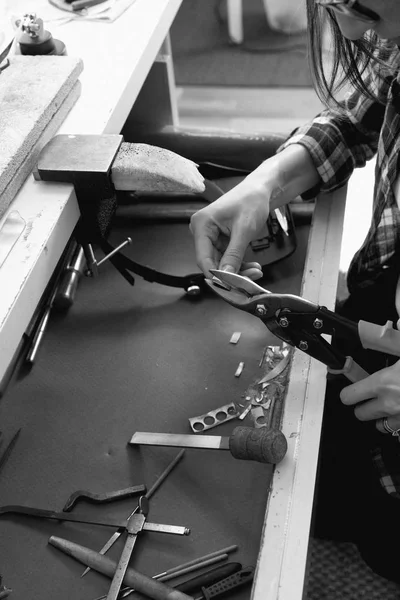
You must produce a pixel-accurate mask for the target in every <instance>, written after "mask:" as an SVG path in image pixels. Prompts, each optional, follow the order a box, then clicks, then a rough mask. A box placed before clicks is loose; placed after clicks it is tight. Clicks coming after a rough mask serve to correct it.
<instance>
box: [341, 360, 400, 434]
mask: <svg viewBox="0 0 400 600" xmlns="http://www.w3.org/2000/svg"><path fill="white" fill-rule="evenodd" d="M340 399H341V401H342V402H343V404H346V405H349V406H352V405H353V406H354V405H355V409H354V414H355V415H356V417H357V419H359V420H360V421H373V420H378V419H380V420H379V421H377V425H376V426H377V428H378V429H379V431H381V432H382V433H387V431H386V430H385V428H384V427H383V419H384V418H387V424H388V425H389V427H391V429H393V430H396V429H399V428H400V361H398V362H397V363H395V364H394V365H392V366H391V367H386V368H385V369H381V370H380V371H377V372H376V373H373V374H372V375H369V376H368V377H366V378H365V379H361V380H360V381H357V382H356V383H353V384H351V385H349V386H347V387H345V388H344V389H343V390H342V391H341V393H340Z"/></svg>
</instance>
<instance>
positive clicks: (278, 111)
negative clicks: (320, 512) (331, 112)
mask: <svg viewBox="0 0 400 600" xmlns="http://www.w3.org/2000/svg"><path fill="white" fill-rule="evenodd" d="M177 97H178V109H179V118H180V124H181V126H183V127H189V128H200V129H209V128H222V129H228V130H233V131H236V132H243V133H262V132H288V133H289V132H291V131H292V130H293V129H294V128H295V127H296V126H298V125H300V124H302V123H305V122H306V121H308V120H309V119H311V118H312V117H314V116H315V115H316V114H317V113H318V112H319V111H320V110H321V108H322V105H321V102H320V101H319V100H318V98H317V96H316V94H315V93H314V91H313V90H312V89H310V88H287V89H285V88H261V89H254V88H243V87H241V88H231V87H223V88H222V87H221V88H214V87H194V86H192V87H186V88H178V90H177ZM373 168H374V165H373V161H371V162H370V163H368V165H367V166H366V167H365V168H364V169H358V170H357V171H356V172H355V174H354V175H353V177H352V179H351V181H350V183H349V188H348V203H347V207H346V215H345V223H344V227H343V241H342V256H341V261H340V274H339V290H338V296H339V297H343V296H344V295H345V294H346V292H347V290H346V286H345V273H346V270H347V268H348V265H349V263H350V260H351V257H352V256H353V254H354V252H355V251H356V250H357V249H358V248H359V246H360V245H361V244H362V242H363V240H364V237H365V235H366V233H367V230H368V226H369V222H370V218H371V203H372V188H373V185H372V181H373ZM354 191H356V193H353V192H354ZM307 579H308V586H307V588H306V589H307V592H306V593H305V600H338V598H342V599H343V600H360V599H361V598H363V599H365V600H381V598H386V600H395V599H398V598H400V587H399V586H397V585H395V584H393V583H391V582H388V581H386V580H385V579H382V578H381V577H378V576H377V575H375V574H374V573H373V572H372V571H371V570H370V569H369V567H367V565H365V563H364V562H363V561H362V559H361V558H360V556H359V554H358V551H357V549H356V547H355V546H354V545H353V544H335V543H331V542H326V541H325V542H323V541H319V540H313V539H312V540H311V543H310V548H309V576H308V578H307Z"/></svg>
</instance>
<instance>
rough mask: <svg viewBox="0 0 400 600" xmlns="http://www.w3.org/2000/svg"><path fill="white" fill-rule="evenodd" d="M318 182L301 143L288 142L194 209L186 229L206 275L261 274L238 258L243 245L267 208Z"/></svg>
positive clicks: (252, 237)
mask: <svg viewBox="0 0 400 600" xmlns="http://www.w3.org/2000/svg"><path fill="white" fill-rule="evenodd" d="M319 182H320V176H319V174H318V172H317V170H316V168H315V167H314V163H313V162H312V159H311V156H310V155H309V153H308V151H307V150H306V148H304V147H303V146H301V145H300V144H292V145H289V146H288V147H287V148H285V149H284V150H282V151H281V152H280V153H278V154H276V155H274V156H272V157H270V158H269V159H267V160H266V161H264V162H263V163H262V164H261V165H260V166H259V167H257V168H256V169H255V170H254V171H253V172H252V173H250V174H249V175H248V176H247V177H246V178H245V179H244V180H243V181H241V182H240V183H239V185H237V186H236V187H234V188H233V189H231V190H230V191H229V192H227V193H226V194H224V195H223V196H221V198H218V200H216V201H215V202H213V203H212V204H210V205H209V206H206V207H205V208H203V209H202V210H199V211H198V212H197V213H195V214H194V215H193V217H192V219H191V222H190V229H191V231H192V233H193V236H194V243H195V248H196V256H197V263H198V265H199V267H200V269H201V270H202V271H203V273H204V274H205V275H206V277H211V274H210V269H225V270H229V271H231V272H234V273H239V272H240V273H241V274H242V275H246V276H247V277H250V278H251V279H258V278H259V277H261V276H262V271H261V266H260V265H258V264H257V263H253V264H246V263H243V257H244V255H245V252H246V250H247V247H248V245H249V244H250V242H252V241H254V240H256V239H257V238H258V237H259V235H260V233H261V231H262V229H263V228H264V226H265V224H266V222H267V219H268V215H269V211H270V210H271V209H275V208H278V207H279V206H282V205H284V204H287V203H288V202H290V201H291V200H293V199H294V198H296V196H298V195H299V194H302V193H303V192H305V191H306V190H309V189H311V188H312V187H314V186H315V185H317V183H319Z"/></svg>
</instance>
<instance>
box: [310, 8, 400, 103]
mask: <svg viewBox="0 0 400 600" xmlns="http://www.w3.org/2000/svg"><path fill="white" fill-rule="evenodd" d="M307 18H308V44H309V62H310V67H311V73H312V77H313V83H314V88H315V91H316V93H317V95H318V97H319V98H320V100H322V102H324V103H325V104H326V105H332V104H333V105H335V106H338V101H337V99H336V96H335V94H336V93H337V92H338V91H339V90H340V89H341V88H342V87H343V86H344V85H350V86H351V87H352V88H353V89H355V90H357V91H359V92H360V93H362V94H365V95H366V96H368V97H369V98H371V99H374V100H378V101H379V98H378V97H376V96H375V95H374V93H373V90H371V89H370V88H369V87H368V86H366V84H365V77H364V75H365V73H366V72H367V71H368V68H369V66H370V65H371V63H372V62H373V61H374V62H378V63H379V64H380V65H381V66H382V75H383V74H384V70H385V67H388V66H389V65H388V63H387V62H385V56H386V57H387V58H388V57H389V56H390V54H391V53H392V52H393V45H391V44H388V43H387V42H385V41H383V40H381V39H380V38H379V37H378V36H377V35H376V34H375V33H374V32H367V33H366V34H365V35H364V36H363V38H361V39H359V40H355V41H350V40H348V39H346V38H345V37H344V36H343V34H342V33H341V31H340V28H339V25H338V23H337V21H336V18H335V14H334V12H333V11H330V10H329V9H328V10H327V9H325V8H323V7H321V6H318V5H317V4H316V3H315V0H307ZM324 28H328V33H329V34H330V39H331V43H332V47H331V51H332V55H331V59H330V60H329V61H328V62H329V72H327V67H326V62H327V61H324V51H323V34H324Z"/></svg>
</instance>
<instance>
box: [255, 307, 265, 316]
mask: <svg viewBox="0 0 400 600" xmlns="http://www.w3.org/2000/svg"><path fill="white" fill-rule="evenodd" d="M256 313H257V314H258V315H261V316H263V315H266V314H267V309H266V308H265V306H264V304H257V306H256Z"/></svg>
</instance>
